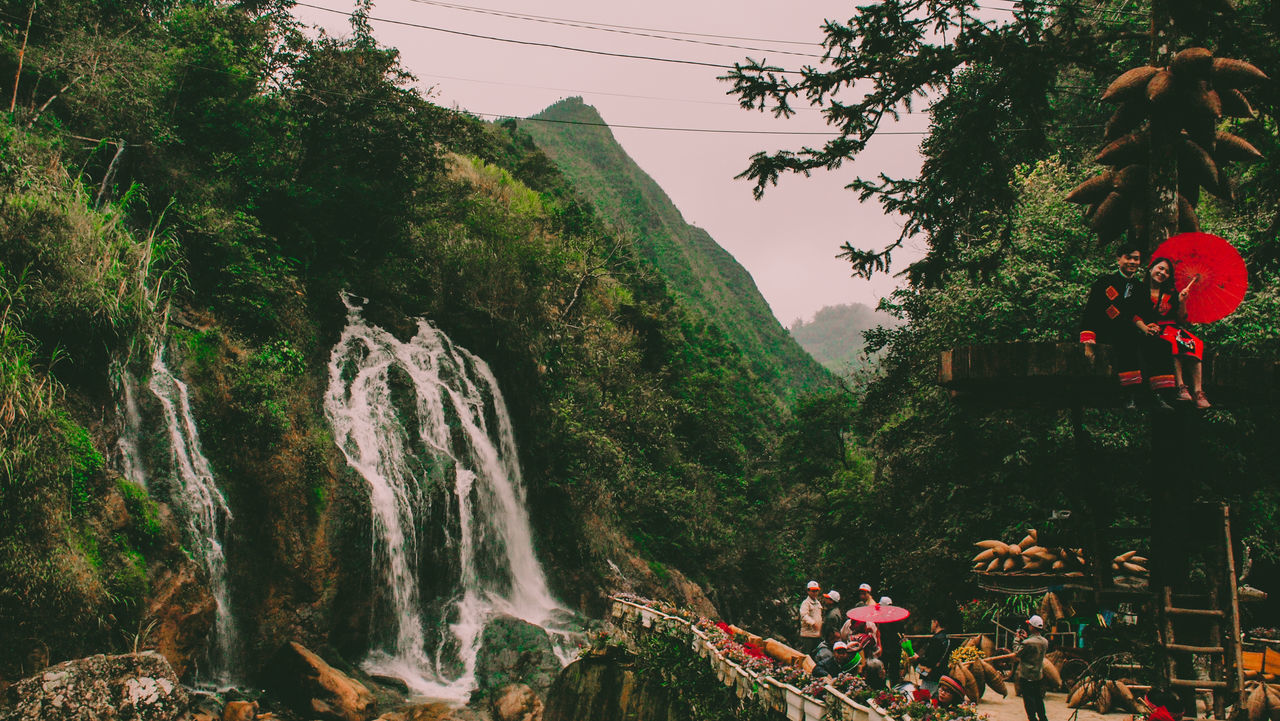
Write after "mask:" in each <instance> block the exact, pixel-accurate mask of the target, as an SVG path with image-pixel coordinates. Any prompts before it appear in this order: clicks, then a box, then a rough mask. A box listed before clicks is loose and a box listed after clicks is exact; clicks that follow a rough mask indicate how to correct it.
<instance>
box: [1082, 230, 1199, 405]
mask: <svg viewBox="0 0 1280 721" xmlns="http://www.w3.org/2000/svg"><path fill="white" fill-rule="evenodd" d="M1116 266H1117V268H1116V272H1114V273H1108V274H1107V275H1104V276H1102V277H1101V278H1099V279H1098V280H1097V281H1095V282H1094V284H1093V287H1091V288H1090V289H1089V300H1088V303H1087V304H1086V305H1085V309H1084V318H1083V319H1082V320H1081V322H1080V342H1082V343H1106V344H1107V345H1109V346H1111V348H1112V349H1113V353H1114V355H1113V356H1112V362H1113V364H1114V366H1115V368H1116V370H1117V372H1118V373H1119V375H1120V386H1121V388H1122V389H1123V390H1124V393H1125V403H1124V405H1125V407H1126V408H1134V407H1137V406H1138V405H1139V403H1143V404H1145V405H1149V406H1151V407H1154V408H1156V409H1159V410H1171V409H1172V406H1170V405H1169V401H1171V400H1177V401H1186V402H1194V403H1195V405H1196V408H1199V409H1201V410H1203V409H1205V408H1208V407H1209V405H1210V404H1209V399H1208V397H1207V396H1205V393H1204V387H1203V385H1202V381H1203V373H1202V372H1201V361H1202V360H1203V358H1204V343H1203V342H1202V341H1201V340H1200V339H1199V338H1197V337H1196V336H1195V335H1193V334H1192V333H1191V332H1190V331H1189V330H1187V329H1186V325H1187V320H1186V310H1185V308H1184V301H1185V300H1186V298H1187V293H1188V291H1189V290H1190V288H1191V285H1190V284H1188V285H1187V287H1186V288H1183V289H1182V290H1180V291H1179V290H1178V289H1177V288H1176V287H1175V286H1174V283H1173V277H1174V275H1173V261H1171V260H1169V259H1168V258H1155V259H1154V260H1152V261H1151V263H1150V264H1149V266H1148V268H1147V273H1146V277H1145V278H1143V277H1142V276H1141V275H1139V268H1140V267H1141V266H1142V251H1141V250H1140V249H1139V248H1138V247H1137V246H1136V245H1133V244H1128V245H1123V244H1122V245H1121V246H1120V250H1119V251H1118V252H1117V253H1116ZM1194 282H1195V281H1192V283H1194ZM1144 377H1145V379H1146V384H1145V387H1146V389H1147V390H1144V383H1143V379H1144Z"/></svg>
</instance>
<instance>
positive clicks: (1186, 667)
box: [1157, 504, 1244, 719]
mask: <svg viewBox="0 0 1280 721" xmlns="http://www.w3.org/2000/svg"><path fill="white" fill-rule="evenodd" d="M1210 513H1212V514H1213V517H1212V518H1210V519H1209V520H1210V521H1211V523H1210V527H1211V528H1213V529H1214V530H1213V535H1214V536H1216V538H1213V539H1210V540H1209V544H1208V545H1209V546H1210V548H1209V552H1208V553H1206V554H1205V559H1204V561H1205V572H1206V574H1207V576H1208V582H1209V583H1208V597H1207V599H1206V598H1205V595H1204V594H1198V595H1195V596H1192V595H1184V594H1175V593H1174V592H1173V589H1172V588H1171V587H1169V586H1163V587H1161V588H1160V589H1159V591H1158V597H1157V608H1158V609H1159V613H1158V628H1159V632H1160V645H1161V646H1162V647H1163V649H1164V658H1165V663H1164V668H1163V671H1164V675H1165V679H1166V680H1167V681H1168V684H1169V687H1170V688H1171V690H1175V691H1182V692H1183V693H1182V694H1181V695H1182V696H1183V698H1184V700H1191V701H1194V697H1195V692H1196V691H1199V690H1208V691H1211V692H1212V693H1213V715H1214V718H1218V719H1225V718H1227V708H1228V707H1229V706H1234V707H1236V708H1237V709H1239V708H1243V703H1242V701H1243V689H1244V666H1243V661H1242V658H1241V655H1240V598H1239V588H1238V585H1237V584H1238V581H1237V579H1236V568H1235V557H1234V553H1233V551H1232V546H1231V509H1230V508H1229V507H1228V506H1227V505H1225V504H1216V505H1215V506H1212V507H1211V510H1210ZM1186 598H1192V599H1195V600H1197V601H1199V603H1201V604H1203V605H1204V606H1205V607H1203V608H1191V607H1187V606H1185V605H1183V604H1181V601H1182V600H1183V599H1186ZM1206 600H1207V603H1205V601H1206ZM1175 601H1178V603H1175ZM1179 629H1181V633H1182V634H1183V636H1184V637H1185V636H1187V635H1192V636H1193V637H1195V638H1198V639H1204V640H1203V641H1198V642H1197V643H1194V644H1193V643H1180V642H1179V641H1178V638H1179V636H1178V634H1179ZM1205 629H1207V633H1204V630H1205ZM1197 630H1199V631H1200V633H1198V634H1196V633H1195V631H1197ZM1192 656H1206V657H1208V660H1209V678H1207V679H1200V678H1190V676H1192V675H1194V674H1191V673H1190V671H1191V670H1192V664H1191V657H1192ZM1179 657H1181V658H1182V660H1183V661H1184V663H1181V664H1180V663H1179V662H1178V661H1179ZM1179 668H1181V670H1182V672H1183V673H1181V674H1179ZM1184 712H1185V714H1186V716H1187V717H1188V718H1191V717H1194V716H1195V715H1196V707H1195V705H1194V704H1192V705H1190V706H1188V707H1187V708H1186V709H1184Z"/></svg>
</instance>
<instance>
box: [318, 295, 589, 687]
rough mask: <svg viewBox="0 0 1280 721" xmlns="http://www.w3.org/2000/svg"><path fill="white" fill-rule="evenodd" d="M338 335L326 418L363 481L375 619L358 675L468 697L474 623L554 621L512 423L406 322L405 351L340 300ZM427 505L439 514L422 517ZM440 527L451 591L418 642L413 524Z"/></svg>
mask: <svg viewBox="0 0 1280 721" xmlns="http://www.w3.org/2000/svg"><path fill="white" fill-rule="evenodd" d="M343 303H344V304H346V307H347V326H346V328H345V330H344V331H343V333H342V336H341V338H340V339H339V340H338V343H337V345H336V346H335V347H334V349H333V352H332V354H331V356H330V362H329V386H328V391H327V392H326V395H325V401H324V410H325V415H326V416H327V418H328V419H329V422H330V423H331V425H332V428H333V435H334V440H335V441H336V443H337V444H338V446H339V448H341V450H342V452H343V454H345V456H346V458H347V462H348V463H349V464H350V466H351V467H352V468H353V469H354V470H355V471H356V472H357V473H358V474H359V475H360V476H361V477H362V478H364V480H365V481H366V484H367V487H368V491H369V500H370V505H371V508H372V514H373V541H374V543H373V558H372V563H373V567H374V569H375V572H374V573H375V577H376V578H377V579H378V582H379V583H380V584H381V585H382V587H383V593H384V594H385V595H384V603H383V606H384V607H386V608H387V611H384V612H382V615H383V616H385V615H388V613H389V615H390V618H380V617H378V613H377V612H375V619H374V623H375V630H377V627H379V626H381V627H382V628H383V629H385V628H386V626H387V625H388V624H390V626H391V631H392V632H391V633H390V634H384V636H383V637H378V636H376V635H375V645H374V650H373V651H372V652H371V653H370V655H369V657H368V658H367V659H366V661H365V663H364V666H365V669H366V670H367V671H369V672H371V673H379V674H387V675H392V676H397V677H400V678H402V679H404V680H405V681H406V682H407V683H408V684H409V685H410V687H411V688H412V689H413V690H414V691H415V692H417V693H419V694H422V695H426V696H432V697H436V698H444V699H453V700H459V701H461V700H465V699H466V697H467V695H468V694H469V692H470V691H471V689H472V688H473V687H474V685H475V663H476V654H477V651H478V650H479V645H480V634H481V631H482V630H483V629H484V625H485V622H486V620H487V619H488V618H489V617H490V616H491V615H493V614H495V613H506V614H510V615H512V616H516V617H518V618H522V619H524V620H526V621H529V622H531V623H534V624H537V625H539V626H542V627H544V628H549V627H552V626H554V624H555V622H556V618H557V617H561V618H563V614H566V613H567V612H566V611H565V609H563V607H561V606H560V604H559V603H558V602H557V601H556V600H555V599H554V598H553V597H552V595H551V592H550V591H549V589H548V587H547V582H546V577H545V576H544V574H543V571H542V567H541V566H540V565H539V564H538V561H537V558H536V557H535V556H534V552H533V536H532V532H531V529H530V525H529V517H528V512H527V511H526V509H525V498H524V487H523V480H522V478H521V474H520V467H519V463H518V456H517V449H516V445H515V438H514V435H513V433H512V428H511V420H510V417H509V415H508V412H507V408H506V404H505V403H504V402H503V399H502V394H501V392H500V391H499V389H498V383H497V381H496V380H495V378H494V376H493V373H492V372H491V371H490V369H489V367H488V365H486V364H485V362H484V361H482V360H481V359H479V358H477V357H476V356H474V355H473V354H471V353H469V352H468V351H466V350H464V349H462V348H459V347H458V346H455V345H454V344H453V343H452V342H451V341H450V340H449V338H448V337H447V336H445V334H444V333H442V332H440V331H439V330H438V329H436V328H435V327H433V326H432V325H431V324H430V323H429V322H428V321H426V320H422V319H419V320H418V322H417V333H416V334H415V335H414V336H413V338H411V339H410V340H409V341H407V342H401V341H400V340H398V339H397V338H395V336H393V335H392V334H390V333H388V332H387V331H385V330H383V329H381V328H378V327H376V326H371V325H369V324H368V323H367V322H366V321H365V320H364V318H363V316H362V315H361V307H360V306H359V305H357V304H356V303H355V302H354V301H353V300H352V298H351V297H350V296H346V295H344V296H343ZM432 498H436V499H444V500H441V501H438V502H439V503H440V504H441V505H445V506H447V508H436V509H432V508H431V503H432V500H431V499H432ZM440 517H444V519H445V525H444V529H443V536H444V546H445V550H446V551H447V554H448V558H449V559H450V568H451V573H454V574H456V576H457V578H456V583H455V584H454V585H453V587H452V588H451V589H449V591H448V593H447V597H446V598H444V599H443V601H444V602H443V604H442V605H440V606H439V607H440V608H441V609H442V610H443V613H444V615H445V621H446V622H445V623H444V624H443V625H442V626H441V627H440V628H439V629H438V630H436V631H434V632H429V629H427V628H426V627H425V626H424V610H425V609H426V607H427V605H429V604H432V603H433V600H432V599H423V598H422V588H423V585H424V582H427V581H433V580H436V581H438V579H424V577H423V573H424V571H425V569H423V568H421V567H420V566H421V562H420V559H421V558H422V557H423V556H424V555H426V554H430V553H432V552H434V551H436V550H439V549H425V548H423V547H422V544H423V543H424V540H425V537H426V535H427V533H428V532H430V531H431V530H435V531H436V532H437V533H439V531H440V529H427V528H425V527H424V525H425V524H426V523H427V522H428V521H429V520H430V519H432V518H437V519H438V518H440Z"/></svg>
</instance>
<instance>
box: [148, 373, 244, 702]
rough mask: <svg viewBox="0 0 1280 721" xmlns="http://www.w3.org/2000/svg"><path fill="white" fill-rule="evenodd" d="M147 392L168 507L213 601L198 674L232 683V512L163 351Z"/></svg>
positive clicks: (186, 398)
mask: <svg viewBox="0 0 1280 721" xmlns="http://www.w3.org/2000/svg"><path fill="white" fill-rule="evenodd" d="M148 386H149V387H150V388H151V392H152V393H153V394H154V395H155V397H156V398H157V399H158V400H159V401H160V406H161V408H162V409H163V411H164V419H165V425H166V428H167V431H168V437H169V447H170V451H171V453H170V456H171V460H172V464H173V484H174V485H173V487H172V489H171V492H170V496H171V502H172V503H173V504H174V505H175V506H176V507H178V508H179V509H180V510H181V515H182V517H183V518H184V519H185V520H186V523H187V531H188V532H187V539H186V543H187V544H188V545H187V550H188V552H190V553H191V556H192V558H193V559H194V560H195V561H196V562H197V563H199V564H201V565H202V566H203V567H204V569H205V571H206V572H207V573H208V574H209V589H210V591H211V592H212V593H213V597H214V600H215V601H217V604H218V609H217V613H216V615H215V616H214V628H213V634H214V639H213V644H212V653H211V654H210V656H211V658H210V662H211V663H210V666H211V668H208V669H202V671H201V674H200V675H201V676H202V679H203V680H205V681H208V682H212V683H215V684H217V685H219V686H222V687H226V686H230V685H231V684H232V683H233V682H234V680H235V677H234V672H233V671H232V668H233V666H234V658H233V656H234V653H235V648H236V625H235V618H234V617H233V616H232V613H231V590H230V588H229V586H228V583H227V558H226V555H225V554H224V553H223V541H224V534H225V533H226V529H227V525H228V524H229V523H230V522H231V509H230V508H228V507H227V500H226V498H224V497H223V495H222V492H221V491H219V490H218V486H217V484H216V483H214V479H213V471H212V469H211V468H210V467H209V460H208V459H207V458H205V455H204V452H203V451H202V450H201V448H200V433H199V431H198V430H196V422H195V417H194V416H193V415H192V413H191V398H190V396H189V394H188V392H187V384H186V383H183V382H182V381H181V380H179V379H178V378H177V377H176V376H174V375H173V373H171V372H170V371H169V368H168V366H166V365H165V363H164V351H163V349H161V350H158V351H157V352H156V355H155V358H154V359H153V360H152V363H151V381H150V383H149V384H148Z"/></svg>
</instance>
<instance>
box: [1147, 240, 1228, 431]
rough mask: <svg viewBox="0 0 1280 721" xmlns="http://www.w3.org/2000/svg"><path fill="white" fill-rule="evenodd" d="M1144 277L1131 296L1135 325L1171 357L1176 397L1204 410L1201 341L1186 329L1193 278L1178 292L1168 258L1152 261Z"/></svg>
mask: <svg viewBox="0 0 1280 721" xmlns="http://www.w3.org/2000/svg"><path fill="white" fill-rule="evenodd" d="M1147 279H1148V284H1147V286H1146V287H1145V288H1144V289H1143V290H1144V291H1145V292H1143V293H1139V294H1137V296H1136V297H1135V298H1134V299H1133V305H1132V307H1133V312H1132V315H1133V323H1134V326H1135V327H1137V329H1138V332H1139V333H1141V334H1143V335H1145V336H1148V337H1150V338H1158V339H1159V340H1160V341H1163V346H1164V349H1165V352H1166V353H1169V354H1170V355H1171V356H1172V358H1173V360H1174V366H1173V374H1174V380H1175V383H1176V384H1177V389H1178V395H1177V400H1180V401H1195V404H1196V408H1199V409H1200V410H1205V409H1206V408H1208V407H1209V405H1210V404H1209V398H1208V397H1207V396H1206V395H1205V394H1204V387H1203V385H1202V373H1201V367H1200V365H1201V361H1202V360H1204V342H1203V341H1201V340H1200V339H1199V338H1197V337H1196V336H1195V335H1194V334H1193V333H1192V332H1191V331H1189V330H1187V329H1186V328H1185V325H1186V323H1187V309H1186V305H1185V303H1186V300H1187V294H1188V293H1189V292H1190V291H1191V286H1192V285H1193V284H1194V283H1195V281H1194V280H1192V281H1191V283H1189V284H1188V285H1187V287H1185V288H1183V289H1182V290H1181V291H1179V290H1178V289H1177V288H1176V287H1174V284H1173V261H1172V260H1169V259H1168V258H1156V259H1155V260H1153V261H1151V266H1150V267H1149V268H1148V269H1147ZM1187 381H1189V382H1190V385H1189V386H1188V383H1187Z"/></svg>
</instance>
